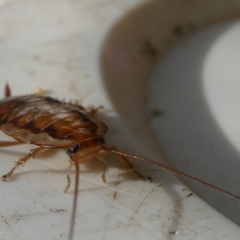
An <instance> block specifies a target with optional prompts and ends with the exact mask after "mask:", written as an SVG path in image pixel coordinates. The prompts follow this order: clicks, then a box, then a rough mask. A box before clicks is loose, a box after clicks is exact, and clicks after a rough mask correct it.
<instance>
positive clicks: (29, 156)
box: [1, 147, 44, 181]
mask: <svg viewBox="0 0 240 240" xmlns="http://www.w3.org/2000/svg"><path fill="white" fill-rule="evenodd" d="M43 149H44V148H42V147H39V148H35V149H31V150H30V152H29V153H28V154H27V155H25V156H24V157H21V158H20V159H19V160H18V161H17V162H16V164H15V165H14V166H13V168H12V169H11V170H10V171H9V172H8V173H7V174H5V175H3V176H2V177H1V180H2V181H6V180H7V178H9V177H10V176H11V175H12V174H13V172H14V171H15V170H16V169H17V168H18V167H19V166H20V165H23V164H24V163H26V162H27V160H29V158H31V157H32V158H34V156H35V155H36V154H37V153H38V152H40V151H42V150H43Z"/></svg>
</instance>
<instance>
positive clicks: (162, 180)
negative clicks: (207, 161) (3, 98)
mask: <svg viewBox="0 0 240 240" xmlns="http://www.w3.org/2000/svg"><path fill="white" fill-rule="evenodd" d="M147 2H148V1H147ZM161 2H164V1H156V2H155V3H154V1H153V3H152V2H150V3H148V4H146V5H141V4H142V3H144V1H141V2H140V1H134V0H131V1H109V0H102V1H99V0H93V1H61V0H55V1H45V0H43V1H37V0H34V1H33V0H31V1H30V0H21V1H19V0H12V1H1V9H0V56H1V57H0V66H1V67H0V77H1V85H0V93H1V92H3V89H4V86H5V82H6V81H7V82H8V83H9V84H10V86H11V89H12V93H13V95H21V94H25V93H32V92H34V90H35V89H36V88H38V87H41V88H42V89H43V90H46V91H50V94H51V95H52V96H55V97H58V98H60V99H62V98H65V100H68V99H71V100H78V101H80V102H82V104H83V105H84V106H89V105H93V106H99V105H102V106H104V110H103V111H102V112H101V114H100V115H101V118H102V119H103V120H104V121H105V122H106V123H107V124H108V126H109V132H108V134H107V136H106V142H107V143H106V144H108V145H113V146H116V147H118V148H119V149H120V150H123V151H125V150H126V151H128V152H131V153H136V154H138V155H142V156H146V157H150V158H152V159H153V158H154V159H159V160H163V158H162V157H161V158H160V156H161V154H159V155H158V154H157V150H156V148H155V147H156V146H154V144H152V142H153V140H154V138H152V139H151V134H150V130H149V129H148V125H147V124H145V125H144V123H146V122H144V121H143V122H141V120H144V118H142V117H141V114H139V112H140V113H144V112H145V110H144V109H143V107H144V105H143V104H140V105H138V103H139V101H138V100H139V99H141V98H143V96H144V94H143V92H142V86H145V85H146V79H147V78H146V77H147V75H148V71H149V70H150V69H151V67H152V58H151V54H150V56H149V57H148V56H147V58H146V59H145V60H146V61H145V60H140V61H138V60H139V59H140V58H138V57H139V56H138V55H134V50H135V48H134V46H135V47H136V49H137V50H138V51H139V48H140V50H141V44H140V45H138V44H139V42H140V43H142V42H144V40H145V39H146V36H149V35H150V33H151V30H152V28H151V27H152V26H154V25H153V23H154V22H155V23H156V24H157V23H158V22H157V21H154V19H151V18H148V17H147V16H154V14H153V13H156V11H155V9H159V11H163V12H165V11H164V9H162V8H161V7H162V6H161ZM179 2H180V3H179V4H180V5H179V7H182V9H183V6H181V4H182V5H184V4H185V2H187V1H179ZM193 2H194V1H193ZM204 2H205V3H206V2H207V1H203V3H204ZM229 2H232V5H231V4H230V3H229V12H231V11H233V12H235V9H236V7H235V6H234V5H235V3H236V2H235V1H229ZM139 4H140V5H141V6H140V8H139V9H137V10H136V11H135V12H134V11H133V12H132V13H131V12H129V11H130V10H131V9H134V7H137V6H138V5H139ZM155 4H156V5H155ZM212 4H214V1H212ZM215 4H216V1H215ZM236 4H237V3H236ZM157 7H158V8H157ZM163 7H164V6H163ZM171 7H172V9H171ZM190 8H191V6H190ZM167 9H168V10H169V11H170V10H174V9H176V8H175V6H167ZM226 10H227V8H226ZM151 11H153V13H152V12H151ZM136 12H137V13H139V15H138V14H136ZM217 13H218V12H217ZM217 13H215V14H217ZM220 13H221V11H220ZM220 13H218V14H220ZM124 14H129V15H128V16H130V19H131V16H132V17H133V18H132V19H131V20H132V21H128V18H127V17H126V18H125V21H124V20H123V21H122V24H120V25H119V26H118V25H114V24H115V23H116V22H118V21H120V20H121V19H122V17H123V16H124ZM234 14H236V12H235V13H234ZM234 14H233V15H234ZM213 15H214V13H213ZM162 16H163V15H162ZM135 17H136V18H135ZM144 17H147V18H146V19H149V22H148V21H146V19H144ZM165 17H167V16H165ZM157 19H158V18H157ZM170 19H171V18H170ZM143 20H144V22H145V24H146V25H144V24H141V21H143ZM150 20H151V21H153V22H151V21H150ZM158 20H159V19H158ZM134 21H135V22H134ZM174 21H175V20H174ZM174 21H173V22H174ZM120 22H121V21H120ZM170 22H171V21H170ZM133 23H135V24H136V25H135V26H136V29H135V31H131V28H130V27H131V26H133ZM139 26H146V27H144V28H143V29H141V27H139ZM156 26H157V25H156ZM110 29H113V30H116V33H119V34H120V35H119V36H121V38H118V35H114V34H113V36H116V38H114V37H113V38H111V34H110V35H108V32H109V30H110ZM125 29H126V30H130V32H129V33H132V34H129V35H127V34H123V35H122V33H124V30H125ZM158 29H160V30H161V28H158ZM118 30H119V31H118ZM121 30H123V31H121ZM140 30H141V31H140ZM160 30H159V31H160ZM113 32H114V31H113ZM126 32H127V31H126ZM157 35H158V36H160V35H161V34H160V35H159V34H157ZM163 35H164V34H163ZM128 37H129V38H128ZM157 39H158V38H156V40H157ZM121 40H122V41H121ZM128 40H129V41H128ZM138 40H139V41H138ZM140 40H141V41H140ZM109 43H111V44H109ZM131 44H134V45H131ZM103 45H104V47H103ZM146 46H147V48H148V49H147V50H148V51H149V44H148V43H147V44H145V47H146ZM108 47H110V49H111V50H112V51H107V52H106V50H107V49H108ZM111 47H113V48H111ZM128 47H130V48H128ZM145 50H146V49H145ZM145 50H144V51H145ZM148 51H147V52H148ZM119 53H121V55H118V54H119ZM150 53H151V51H150ZM140 55H141V54H140ZM129 56H130V57H131V58H129ZM114 57H115V59H114ZM158 57H160V56H158ZM149 58H150V59H149ZM129 59H130V60H131V61H130V60H129ZM108 60H110V62H108ZM132 60H133V61H132ZM132 62H133V63H134V64H135V63H140V65H138V64H135V65H134V64H133V65H131V64H130V63H132ZM110 63H112V64H110ZM149 63H150V64H149ZM141 64H142V65H141ZM134 66H135V67H134ZM114 67H115V68H114ZM122 69H123V70H124V71H121V70H122ZM118 70H119V71H118ZM127 70H128V71H127ZM129 73H133V75H131V77H129V78H128V76H130V75H128V74H129ZM135 73H136V74H135ZM134 74H135V75H134ZM138 76H139V78H135V77H138ZM111 77H113V78H111ZM122 77H124V78H122ZM119 79H120V86H118V85H117V83H119V82H117V81H118V80H119ZM131 79H132V80H133V82H132V83H131V81H129V80H131ZM137 80H139V82H138V81H137ZM125 81H129V82H125ZM134 81H136V82H134ZM103 83H104V84H103ZM128 83H129V85H128ZM138 83H139V84H138ZM114 84H116V85H115V86H114ZM131 84H133V86H134V88H132V87H131ZM105 87H106V89H107V91H108V95H110V96H111V100H110V98H109V97H108V95H107V91H106V90H105ZM111 87H114V88H111ZM123 87H128V88H127V90H128V91H129V92H128V91H126V92H123V91H122V89H123ZM113 89H115V91H112V92H111V93H110V92H109V91H110V90H113ZM138 90H139V91H138ZM129 93H130V95H129ZM114 94H115V98H114V97H113V95H114ZM138 94H140V96H138ZM129 96H130V98H129ZM135 96H136V98H135ZM131 97H132V98H131ZM126 101H127V102H126ZM140 102H141V101H140ZM119 103H122V108H121V106H120V105H119ZM113 105H114V106H115V107H113ZM134 106H135V108H134ZM123 109H124V111H126V112H125V113H126V114H125V113H124V111H123ZM134 109H135V110H136V111H134ZM116 110H117V111H116ZM127 111H129V112H127ZM118 113H120V115H121V117H122V118H123V119H125V121H126V122H128V124H129V126H131V127H132V128H131V131H132V132H131V131H130V130H129V129H127V128H126V126H124V125H123V123H122V121H121V119H120V116H119V114H118ZM129 119H130V120H131V121H128V120H129ZM1 139H6V137H5V136H4V135H3V134H1ZM29 148H32V146H22V147H11V148H4V149H0V157H1V161H0V163H1V168H0V169H1V174H5V173H6V172H7V171H9V169H10V168H11V167H12V165H13V163H14V161H16V160H17V159H18V158H19V157H20V156H22V155H24V154H25V153H27V152H28V149H29ZM107 161H108V172H107V174H106V177H107V183H106V184H105V183H103V182H102V180H101V174H102V163H101V162H100V161H92V162H90V163H89V164H86V165H85V166H81V174H80V189H79V199H78V209H77V219H76V224H75V233H74V235H75V238H74V239H88V240H91V239H106V240H107V239H109V240H110V239H111V240H114V239H118V240H120V239H124V240H128V239H129V240H130V239H131V240H132V239H162V240H165V239H169V240H170V239H171V240H172V239H178V240H179V239H182V240H183V239H184V240H186V239H238V237H239V235H240V230H239V227H238V226H237V225H235V224H234V223H232V222H231V221H229V220H228V219H227V218H225V217H224V216H222V215H221V214H220V213H218V212H217V211H215V210H214V209H212V208H211V207H209V206H208V205H207V204H206V203H205V202H203V201H202V200H201V199H199V198H198V197H197V196H195V195H192V196H190V195H189V194H190V193H191V192H190V191H189V190H187V188H186V187H185V186H183V185H182V184H180V183H179V182H178V181H177V180H176V179H175V178H173V177H172V176H171V175H170V174H168V173H164V172H163V171H161V170H159V169H158V168H156V167H154V166H149V165H146V164H143V163H140V162H137V161H132V163H133V164H134V166H135V167H136V168H137V169H138V170H139V171H140V172H142V173H144V174H145V175H148V176H151V177H152V178H153V180H154V181H153V183H149V182H147V181H142V180H140V179H138V178H137V177H135V176H134V175H133V174H132V173H130V172H126V170H125V169H124V168H123V167H122V165H121V164H120V163H119V162H118V161H117V159H116V158H115V157H108V158H107ZM67 167H68V157H67V155H66V154H65V152H64V151H61V150H60V151H50V152H46V153H44V154H41V155H39V156H37V157H36V158H35V159H34V160H32V161H29V162H28V163H27V164H26V165H25V166H24V167H21V168H19V169H17V170H16V173H15V174H14V175H13V176H12V178H11V179H9V181H8V182H6V183H3V182H2V183H0V189H1V191H0V206H1V207H0V216H1V218H0V239H1V240H7V239H11V240H15V239H16V240H18V239H21V240H22V239H24V240H30V239H31V240H32V239H34V240H37V239H68V231H69V221H70V214H71V208H72V200H73V186H71V189H70V190H69V192H68V193H66V194H64V193H63V192H62V190H63V189H64V187H65V185H66V170H67ZM71 177H72V178H74V171H72V174H71ZM188 196H189V197H188ZM236 211H237V210H236Z"/></svg>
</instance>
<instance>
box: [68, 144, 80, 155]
mask: <svg viewBox="0 0 240 240" xmlns="http://www.w3.org/2000/svg"><path fill="white" fill-rule="evenodd" d="M78 150H79V144H76V145H73V146H72V147H70V148H69V149H68V150H67V155H71V154H72V153H75V152H77V151H78Z"/></svg>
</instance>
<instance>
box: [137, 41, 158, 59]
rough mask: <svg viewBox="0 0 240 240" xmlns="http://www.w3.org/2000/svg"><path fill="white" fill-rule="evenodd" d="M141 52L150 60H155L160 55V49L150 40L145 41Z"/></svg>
mask: <svg viewBox="0 0 240 240" xmlns="http://www.w3.org/2000/svg"><path fill="white" fill-rule="evenodd" d="M141 53H142V55H143V56H144V57H145V58H146V59H147V60H148V61H150V62H155V60H156V58H157V57H158V50H157V49H156V48H155V47H154V46H153V44H152V43H151V42H150V41H149V40H145V41H144V42H143V45H142V49H141Z"/></svg>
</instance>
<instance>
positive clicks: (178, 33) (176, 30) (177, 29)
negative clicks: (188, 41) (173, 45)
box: [173, 25, 184, 37]
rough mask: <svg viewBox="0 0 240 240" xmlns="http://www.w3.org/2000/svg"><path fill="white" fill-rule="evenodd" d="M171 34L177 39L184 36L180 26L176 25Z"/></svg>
mask: <svg viewBox="0 0 240 240" xmlns="http://www.w3.org/2000/svg"><path fill="white" fill-rule="evenodd" d="M173 34H174V35H175V36H178V37H181V36H183V35H184V29H183V27H182V26H181V25H176V26H175V27H174V28H173Z"/></svg>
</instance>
